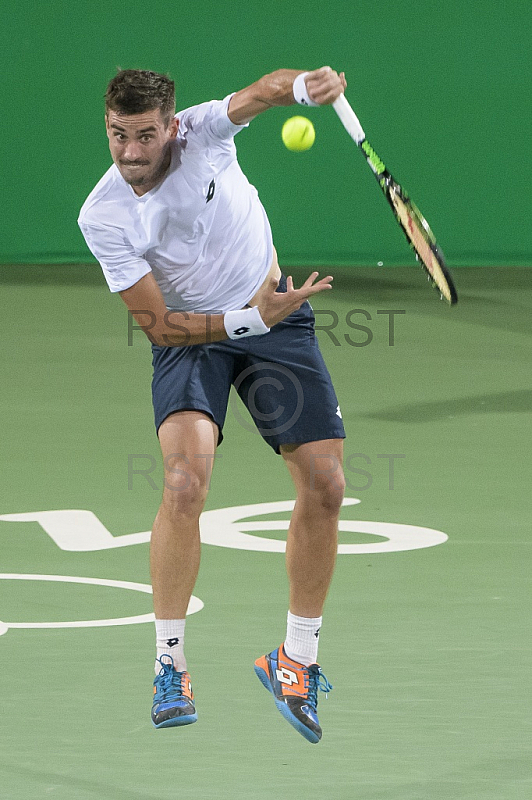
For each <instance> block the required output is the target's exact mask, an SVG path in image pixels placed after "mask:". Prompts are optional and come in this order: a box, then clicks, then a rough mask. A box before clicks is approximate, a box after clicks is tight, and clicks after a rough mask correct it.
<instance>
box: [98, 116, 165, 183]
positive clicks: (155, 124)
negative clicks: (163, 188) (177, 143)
mask: <svg viewBox="0 0 532 800" xmlns="http://www.w3.org/2000/svg"><path fill="white" fill-rule="evenodd" d="M105 125H106V128H107V136H108V138H109V149H110V151H111V155H112V157H113V161H114V162H115V164H116V166H117V167H118V169H119V170H120V174H121V175H122V177H123V178H124V180H125V181H126V182H127V183H129V185H130V186H132V187H133V190H134V191H135V193H136V194H138V195H143V194H146V192H149V191H150V189H153V187H154V186H156V185H157V184H158V183H159V181H160V180H161V179H162V178H163V177H164V174H165V172H166V170H167V169H168V167H169V165H170V141H171V140H172V139H175V136H176V134H177V127H178V122H177V120H175V119H172V120H170V123H169V125H166V124H165V121H164V119H163V117H162V116H161V112H160V110H159V109H158V108H156V109H154V110H153V111H146V112H144V113H142V114H127V115H126V114H119V113H117V112H116V111H109V112H108V113H107V114H106V116H105Z"/></svg>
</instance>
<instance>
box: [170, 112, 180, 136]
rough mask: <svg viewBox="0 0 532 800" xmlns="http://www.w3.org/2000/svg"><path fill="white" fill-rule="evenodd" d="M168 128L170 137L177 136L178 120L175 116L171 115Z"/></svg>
mask: <svg viewBox="0 0 532 800" xmlns="http://www.w3.org/2000/svg"><path fill="white" fill-rule="evenodd" d="M169 128H170V138H171V139H175V137H176V136H177V131H178V130H179V120H178V118H177V117H172V119H171V120H170V125H169Z"/></svg>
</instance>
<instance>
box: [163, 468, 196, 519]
mask: <svg viewBox="0 0 532 800" xmlns="http://www.w3.org/2000/svg"><path fill="white" fill-rule="evenodd" d="M206 498H207V486H206V483H205V481H204V480H203V478H202V477H201V476H200V475H198V474H197V473H196V472H194V471H190V472H189V471H187V472H185V471H184V470H181V471H180V474H179V475H175V474H173V473H172V472H167V473H166V475H165V482H164V492H163V506H164V507H165V509H166V511H167V512H169V513H170V514H171V515H172V516H186V517H199V515H200V514H201V512H202V510H203V506H204V505H205V500H206Z"/></svg>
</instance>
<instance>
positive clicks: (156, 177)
mask: <svg viewBox="0 0 532 800" xmlns="http://www.w3.org/2000/svg"><path fill="white" fill-rule="evenodd" d="M134 163H135V162H134ZM128 166H129V168H128ZM169 166H170V149H169V148H168V147H167V148H165V150H164V152H163V154H162V156H161V158H160V159H159V161H158V162H157V164H156V165H155V166H154V167H152V168H151V169H150V162H148V163H144V162H141V164H140V169H139V172H140V174H139V175H137V174H136V172H137V168H136V167H133V169H131V165H128V164H123V163H120V165H119V168H120V174H121V175H122V177H123V179H124V180H125V182H126V183H128V184H129V185H130V186H139V187H142V186H150V185H151V186H156V185H157V184H158V183H159V182H160V181H161V180H162V179H163V177H164V175H165V173H166V171H167V169H168V167H169ZM144 169H146V172H144V171H143V170H144Z"/></svg>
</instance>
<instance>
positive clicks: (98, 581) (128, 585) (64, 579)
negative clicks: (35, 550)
mask: <svg viewBox="0 0 532 800" xmlns="http://www.w3.org/2000/svg"><path fill="white" fill-rule="evenodd" d="M0 580H5V581H55V582H58V583H85V584H91V585H93V586H109V587H111V588H113V589H129V590H131V591H134V592H143V593H144V594H151V593H152V588H151V586H150V585H149V584H147V583H134V582H132V581H114V580H107V579H106V578H84V577H75V576H71V575H37V574H33V573H28V574H20V573H17V572H3V573H0ZM203 605H204V604H203V602H202V601H201V600H200V599H199V597H195V596H194V595H192V597H191V598H190V602H189V604H188V609H187V615H190V614H195V613H196V612H198V611H201V609H202V608H203ZM154 620H155V615H154V614H153V613H151V614H136V615H134V616H131V617H114V618H111V619H88V620H87V619H83V620H73V621H69V622H0V636H1V635H2V634H4V633H7V631H8V630H9V628H104V627H109V626H112V625H137V624H139V623H143V622H153V621H154Z"/></svg>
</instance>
